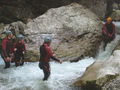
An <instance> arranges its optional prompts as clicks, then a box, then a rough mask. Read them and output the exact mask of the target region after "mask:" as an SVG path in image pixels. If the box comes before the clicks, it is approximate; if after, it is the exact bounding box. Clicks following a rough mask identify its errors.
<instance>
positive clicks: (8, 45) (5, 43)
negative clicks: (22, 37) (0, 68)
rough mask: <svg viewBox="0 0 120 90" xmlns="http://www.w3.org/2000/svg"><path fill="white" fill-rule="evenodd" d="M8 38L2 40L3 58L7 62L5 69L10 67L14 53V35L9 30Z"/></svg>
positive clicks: (7, 32)
mask: <svg viewBox="0 0 120 90" xmlns="http://www.w3.org/2000/svg"><path fill="white" fill-rule="evenodd" d="M5 34H6V37H5V38H4V39H3V40H2V52H1V57H2V58H3V60H4V62H5V67H4V68H5V69H6V68H9V67H10V62H11V54H12V53H13V52H12V51H13V50H12V49H13V43H12V37H13V34H12V32H11V31H9V30H7V31H6V32H5Z"/></svg>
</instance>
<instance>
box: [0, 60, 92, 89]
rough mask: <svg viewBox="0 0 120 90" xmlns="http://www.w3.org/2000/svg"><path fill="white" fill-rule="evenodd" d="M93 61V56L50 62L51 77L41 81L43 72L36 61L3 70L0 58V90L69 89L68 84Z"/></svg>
mask: <svg viewBox="0 0 120 90" xmlns="http://www.w3.org/2000/svg"><path fill="white" fill-rule="evenodd" d="M93 62H94V59H93V58H87V59H84V60H81V61H79V62H78V63H68V62H64V63H63V64H58V63H55V62H51V71H52V72H51V77H50V78H49V80H48V81H45V82H43V81H42V78H43V72H42V70H40V69H39V67H38V62H36V63H26V64H25V65H24V66H23V67H17V68H16V67H15V66H14V65H12V67H11V68H9V69H6V70H5V69H3V66H4V64H3V61H2V60H1V59H0V90H71V87H70V84H71V83H73V81H74V80H75V79H76V78H77V77H80V75H82V74H83V72H84V71H85V69H86V67H87V66H89V65H90V64H92V63H93Z"/></svg>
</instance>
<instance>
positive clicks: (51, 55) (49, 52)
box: [45, 45, 60, 62]
mask: <svg viewBox="0 0 120 90" xmlns="http://www.w3.org/2000/svg"><path fill="white" fill-rule="evenodd" d="M45 49H46V51H47V54H48V56H49V57H50V58H51V59H53V60H55V61H58V62H59V61H60V60H58V59H57V58H56V57H54V56H53V52H52V49H51V48H50V47H49V46H47V45H45Z"/></svg>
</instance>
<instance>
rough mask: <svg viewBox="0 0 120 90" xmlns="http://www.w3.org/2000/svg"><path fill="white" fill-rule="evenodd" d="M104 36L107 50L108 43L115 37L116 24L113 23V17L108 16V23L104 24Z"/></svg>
mask: <svg viewBox="0 0 120 90" xmlns="http://www.w3.org/2000/svg"><path fill="white" fill-rule="evenodd" d="M102 36H103V42H104V46H103V48H104V50H105V47H106V45H107V44H108V43H110V42H111V41H112V40H114V38H115V25H114V24H113V22H112V18H111V17H108V18H107V19H106V23H105V24H104V25H103V28H102Z"/></svg>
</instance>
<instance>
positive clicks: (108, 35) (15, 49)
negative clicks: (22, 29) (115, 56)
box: [1, 17, 115, 81]
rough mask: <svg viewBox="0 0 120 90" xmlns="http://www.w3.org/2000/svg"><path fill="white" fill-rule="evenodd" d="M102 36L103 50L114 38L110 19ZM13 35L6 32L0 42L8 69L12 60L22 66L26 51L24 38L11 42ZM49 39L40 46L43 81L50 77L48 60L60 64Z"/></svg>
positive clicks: (113, 29) (40, 65) (113, 26)
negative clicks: (0, 42)
mask: <svg viewBox="0 0 120 90" xmlns="http://www.w3.org/2000/svg"><path fill="white" fill-rule="evenodd" d="M102 36H103V41H104V49H105V47H106V45H107V43H110V42H111V41H112V40H113V39H114V38H115V25H114V24H113V23H112V18H111V17H108V18H107V19H106V23H105V24H104V25H103V28H102ZM12 37H13V33H12V32H11V31H9V30H8V31H6V37H5V38H4V39H3V40H2V52H1V56H2V58H3V60H4V62H5V68H9V67H10V62H11V60H12V59H13V58H12V57H13V56H14V61H15V66H16V67H17V66H20V65H23V64H24V53H25V51H26V46H25V43H24V37H23V36H22V35H18V36H17V40H16V41H15V42H14V43H13V42H12ZM51 41H52V39H51V37H45V38H44V43H43V45H41V46H40V49H39V51H40V60H39V67H40V69H42V70H43V73H44V78H43V81H45V80H48V78H49V76H50V65H49V62H50V59H53V60H55V61H57V62H59V63H60V64H61V63H62V61H61V60H59V59H57V58H56V57H55V56H54V55H53V52H52V50H51V48H50V44H51Z"/></svg>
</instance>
